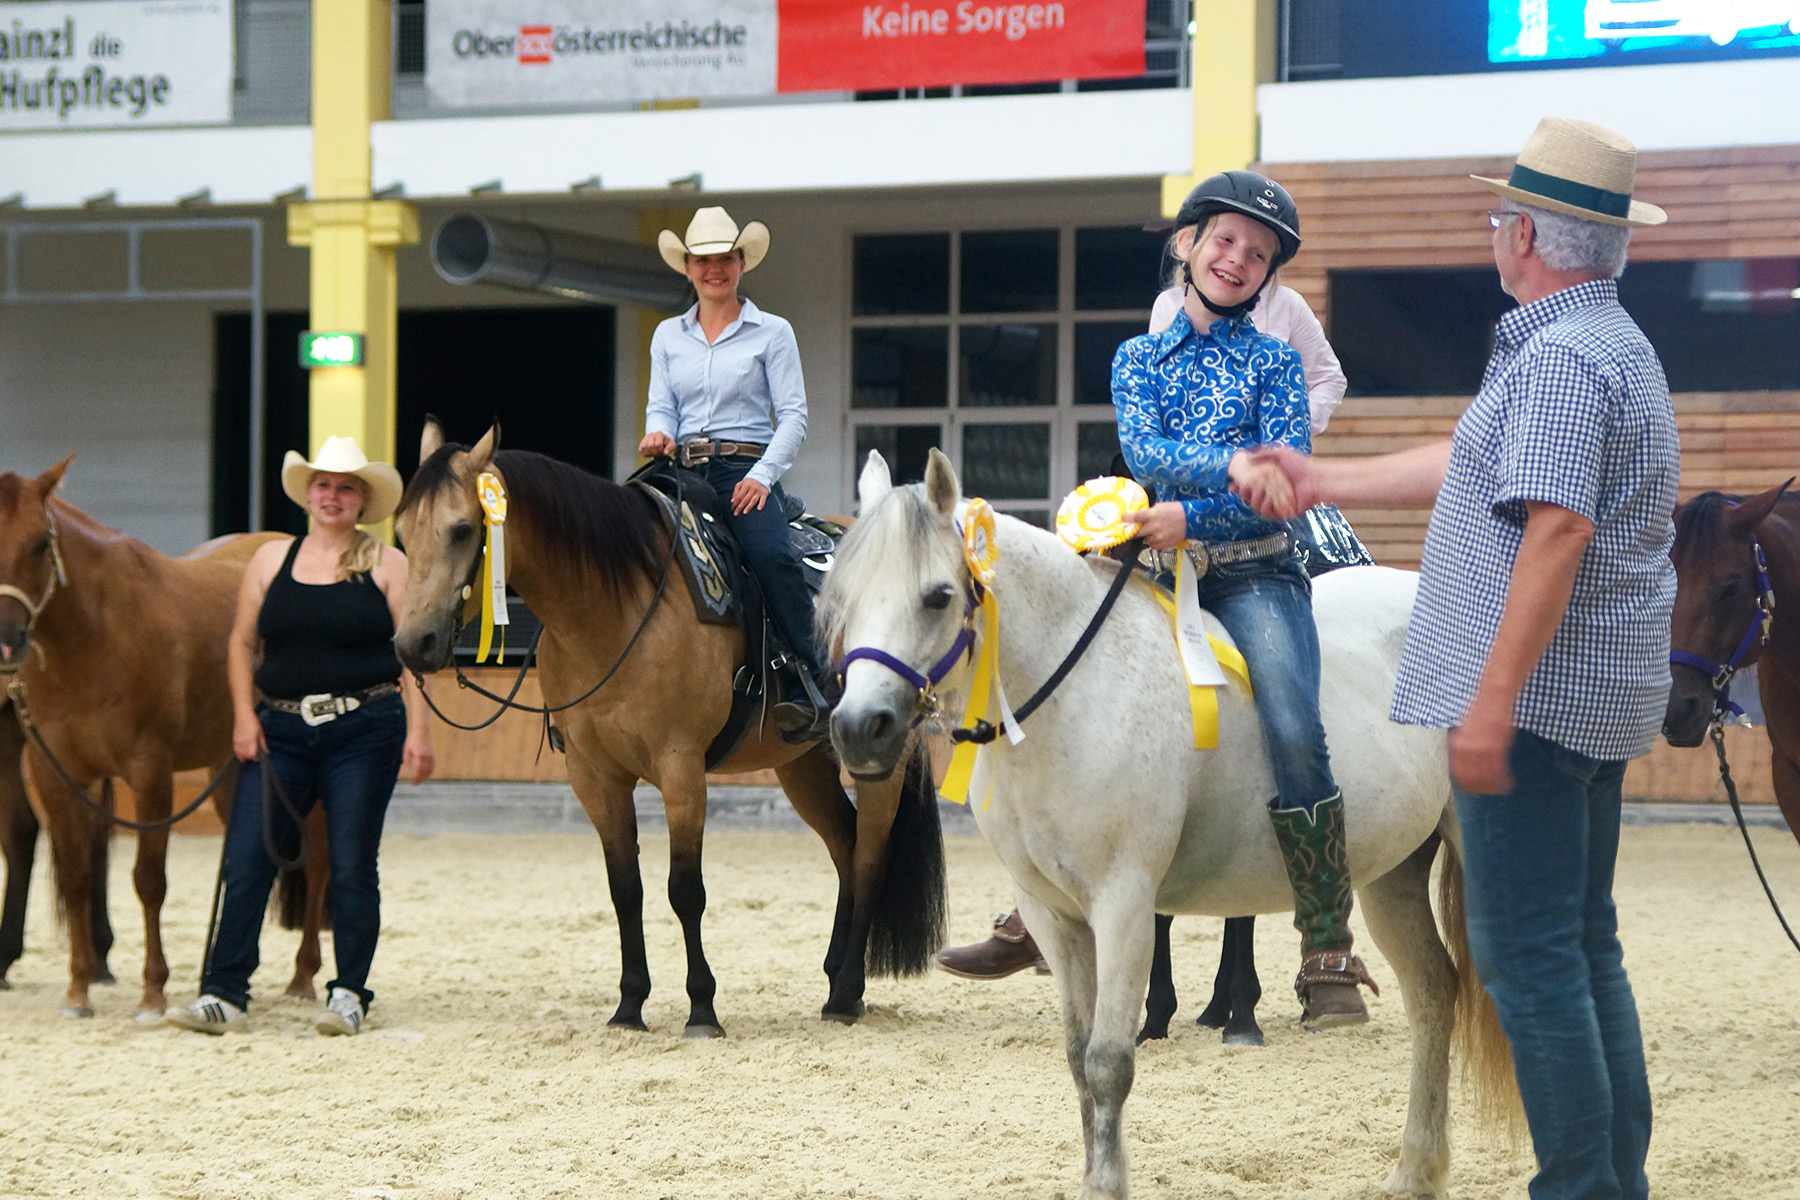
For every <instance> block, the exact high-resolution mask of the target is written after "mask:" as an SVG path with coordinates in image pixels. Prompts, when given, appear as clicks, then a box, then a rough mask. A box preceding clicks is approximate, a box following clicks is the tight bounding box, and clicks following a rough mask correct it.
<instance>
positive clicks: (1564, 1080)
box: [1456, 730, 1650, 1200]
mask: <svg viewBox="0 0 1800 1200" xmlns="http://www.w3.org/2000/svg"><path fill="white" fill-rule="evenodd" d="M1511 766H1512V774H1513V779H1514V781H1515V782H1514V786H1513V790H1512V791H1511V792H1509V793H1507V794H1506V795H1504V796H1476V795H1470V794H1469V793H1467V792H1465V791H1463V790H1462V789H1461V788H1457V789H1456V812H1457V816H1458V817H1459V818H1460V820H1461V823H1462V837H1463V871H1464V879H1465V888H1466V908H1467V913H1468V922H1469V946H1470V949H1471V950H1473V952H1474V955H1475V966H1476V969H1477V970H1478V971H1480V973H1481V981H1482V983H1483V984H1484V985H1486V987H1487V990H1488V993H1489V994H1490V995H1491V996H1493V998H1494V1003H1495V1005H1496V1007H1497V1008H1498V1009H1499V1013H1500V1024H1501V1026H1502V1027H1503V1028H1504V1029H1505V1030H1506V1036H1507V1037H1508V1038H1510V1039H1511V1040H1512V1054H1513V1066H1514V1069H1515V1071H1516V1072H1517V1075H1518V1079H1519V1091H1520V1093H1521V1094H1522V1095H1523V1097H1524V1100H1525V1116H1526V1118H1527V1120H1528V1122H1529V1123H1530V1126H1531V1143H1532V1147H1533V1149H1534V1150H1536V1152H1537V1161H1538V1173H1537V1175H1536V1177H1535V1178H1533V1179H1532V1181H1531V1195H1532V1197H1533V1200H1613V1198H1615V1197H1619V1198H1623V1200H1643V1197H1645V1196H1647V1195H1649V1191H1650V1185H1649V1183H1648V1181H1647V1180H1646V1179H1645V1177H1644V1158H1645V1155H1646V1154H1647V1153H1648V1150H1649V1146H1650V1085H1649V1082H1648V1080H1647V1078H1646V1076H1645V1071H1644V1039H1643V1035H1642V1033H1641V1032H1640V1031H1639V1029H1638V1015H1637V1003H1636V1001H1635V1000H1634V999H1633V998H1632V994H1631V981H1630V980H1629V979H1627V978H1626V977H1625V964H1624V958H1625V953H1624V950H1623V948H1622V947H1621V946H1620V945H1619V923H1618V915H1617V913H1616V911H1615V910H1614V908H1613V900H1612V883H1613V863H1614V861H1615V860H1616V859H1617V857H1618V852H1619V798H1620V794H1619V788H1620V783H1621V781H1622V780H1623V778H1624V776H1625V764H1624V763H1622V762H1602V761H1600V760H1598V759H1593V758H1588V757H1587V756H1586V755H1583V754H1577V753H1576V752H1575V751H1573V750H1570V749H1567V748H1566V747H1563V746H1560V745H1558V744H1557V743H1555V742H1552V741H1550V740H1548V739H1547V738H1542V737H1539V736H1538V735H1536V734H1534V733H1528V732H1526V731H1524V730H1520V731H1518V733H1517V734H1516V735H1515V736H1514V738H1513V745H1512V753H1511Z"/></svg>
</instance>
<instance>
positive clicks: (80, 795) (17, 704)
mask: <svg viewBox="0 0 1800 1200" xmlns="http://www.w3.org/2000/svg"><path fill="white" fill-rule="evenodd" d="M6 692H7V695H9V696H11V697H12V701H13V708H14V710H15V711H17V713H18V714H19V724H21V725H23V726H24V727H25V732H26V734H28V735H29V736H30V738H31V741H32V744H33V745H35V746H36V747H37V748H38V750H39V751H40V752H41V753H42V754H43V756H44V758H45V759H47V760H48V761H49V763H50V766H51V768H52V769H54V770H55V771H56V774H57V775H58V776H59V777H60V778H61V779H62V782H63V786H64V787H67V788H68V789H69V790H70V791H71V792H73V793H74V794H75V798H76V799H77V800H80V801H81V803H82V804H83V805H85V806H86V807H87V810H88V811H89V812H91V813H93V814H94V815H95V816H97V817H99V818H100V819H101V820H103V821H108V822H111V823H112V824H114V825H119V826H123V827H124V828H126V829H133V830H136V831H138V832H140V833H143V832H148V831H150V830H156V829H167V828H169V827H170V826H171V825H174V824H175V823H176V822H178V821H181V820H184V819H186V818H187V817H190V816H192V815H193V814H194V813H195V812H196V811H198V810H199V808H200V806H201V805H202V804H205V803H206V802H207V800H208V799H210V798H211V796H212V794H213V793H214V792H215V791H217V790H218V787H219V784H220V783H221V782H222V781H223V780H224V778H225V776H226V775H227V774H228V773H230V771H231V768H232V766H233V765H234V764H235V762H236V760H235V759H229V758H228V759H226V760H225V762H224V764H223V765H222V766H220V767H219V769H218V771H217V772H216V773H215V774H214V775H213V777H212V782H210V783H208V784H207V785H206V787H205V789H204V790H203V791H201V793H200V794H199V795H198V796H196V797H194V802H193V803H192V804H190V805H188V806H187V807H186V808H184V809H182V810H181V811H180V812H178V813H172V814H170V815H169V816H166V817H163V818H162V819H161V820H157V821H132V820H127V819H126V818H124V817H121V816H119V815H118V814H117V813H115V812H112V811H111V810H110V809H108V808H107V807H106V806H105V805H103V804H97V803H95V801H94V799H93V797H91V796H89V795H88V794H87V789H86V788H85V787H83V786H82V785H81V784H79V783H77V782H75V779H74V777H73V776H71V775H70V774H69V772H68V770H67V769H66V768H65V767H64V766H63V765H62V760H60V759H59V758H57V757H56V755H55V754H54V753H53V752H52V751H51V749H50V746H49V743H47V742H45V741H44V735H43V734H42V733H40V732H39V731H38V727H37V722H36V721H34V720H33V719H32V717H31V706H30V705H29V704H27V703H26V701H25V681H24V680H23V679H21V678H19V677H18V676H14V677H13V681H12V682H11V683H10V684H8V685H7V689H6Z"/></svg>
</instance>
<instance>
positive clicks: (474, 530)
mask: <svg viewBox="0 0 1800 1200" xmlns="http://www.w3.org/2000/svg"><path fill="white" fill-rule="evenodd" d="M498 440H499V430H498V429H497V428H495V429H491V430H489V431H488V433H487V435H486V436H484V437H483V438H482V439H481V441H480V442H478V443H477V444H476V445H475V447H474V448H473V449H470V448H468V447H465V446H461V445H457V444H454V443H445V442H444V440H443V434H442V431H441V430H440V429H439V428H438V426H437V425H436V423H435V422H428V423H427V425H426V428H425V435H424V439H423V442H422V444H421V446H420V449H419V461H420V466H419V470H418V472H417V473H416V474H415V475H414V476H413V478H412V480H411V482H410V483H409V484H408V485H407V489H406V497H405V499H404V501H402V503H401V508H400V513H399V516H398V518H397V519H396V528H397V530H398V531H399V533H400V536H401V538H402V539H403V541H404V543H405V546H406V552H407V556H408V559H409V564H408V566H409V576H410V579H409V583H408V586H407V591H406V609H405V612H404V614H403V618H402V620H401V623H400V628H399V630H398V631H397V632H396V634H395V636H394V644H395V647H396V648H397V649H398V651H399V654H400V660H401V662H403V663H404V664H406V666H407V667H408V668H409V669H411V670H414V671H419V672H427V671H435V670H438V669H440V668H442V667H443V666H444V665H446V664H447V663H448V662H449V659H450V652H451V647H452V644H453V642H454V641H455V636H456V630H457V628H458V627H459V625H460V624H461V622H462V620H463V619H464V618H465V614H466V612H467V611H468V610H467V608H466V601H467V599H468V598H469V595H470V589H469V588H468V587H467V586H466V585H468V584H470V583H471V582H472V580H473V576H474V573H475V570H476V567H477V565H478V563H479V561H480V554H481V551H482V544H483V538H484V537H485V533H484V528H483V517H482V511H481V507H480V505H479V502H478V501H477V498H476V477H477V476H478V475H479V474H480V473H481V472H483V471H492V472H493V473H494V474H496V475H498V476H499V477H500V479H501V482H502V483H503V485H504V487H505V491H506V497H507V513H506V521H505V561H506V569H507V570H506V574H507V581H508V582H509V583H510V584H511V586H512V588H513V590H514V591H516V592H517V593H518V594H519V596H520V598H521V599H523V600H524V601H525V603H526V604H528V605H529V606H530V607H531V610H532V612H534V613H536V614H537V615H538V617H539V618H541V619H542V621H543V623H544V632H543V635H542V640H541V641H540V643H539V645H538V664H539V667H538V669H539V678H540V682H541V684H542V688H541V691H542V695H543V696H544V698H545V703H546V704H547V705H556V704H559V703H566V702H570V701H574V700H576V699H577V698H579V697H581V695H582V693H583V692H584V691H586V690H587V689H590V688H593V687H594V686H595V685H596V684H597V683H599V682H600V681H601V680H603V679H605V680H606V682H605V684H604V686H602V687H600V688H599V689H598V691H595V692H594V693H593V694H592V695H591V696H590V697H589V698H587V699H584V700H581V701H580V703H577V704H574V706H573V707H571V708H568V709H566V710H565V711H563V712H561V713H558V714H557V715H556V717H555V723H556V725H557V726H558V727H559V728H560V730H561V731H562V734H563V738H564V742H565V744H566V746H567V752H568V758H569V780H570V783H571V784H572V785H573V787H574V789H575V795H576V797H577V798H578V799H579V800H580V801H581V806H582V808H583V809H585V810H586V811H587V814H588V818H589V820H591V821H592V822H593V824H594V828H595V830H596V831H597V832H598V833H599V834H600V841H601V846H602V849H603V853H604V855H605V859H606V872H607V879H608V882H609V885H610V888H611V892H612V900H613V907H614V909H615V911H616V912H617V914H618V918H619V944H620V954H621V969H620V979H619V992H620V998H619V1006H618V1009H617V1011H616V1012H614V1014H613V1016H612V1018H611V1022H610V1023H611V1024H614V1025H620V1026H625V1027H629V1028H633V1029H643V1028H645V1024H644V1017H643V1007H644V1001H645V998H646V997H647V996H648V995H649V994H650V968H649V964H648V962H647V961H646V958H645V952H644V925H643V905H644V888H643V881H642V877H641V875H640V874H639V871H638V830H637V812H636V808H635V806H634V804H633V802H632V792H633V789H634V788H635V787H636V786H637V783H638V780H640V779H644V780H648V781H649V782H650V783H651V784H653V785H655V786H656V787H657V788H658V789H659V790H660V791H661V792H662V794H663V803H664V805H665V806H666V809H667V812H668V819H669V903H670V906H671V907H672V908H673V909H674V910H675V914H676V916H677V917H678V918H679V919H680V921H681V927H682V933H683V935H684V938H685V941H686V944H687V993H688V999H689V1002H690V1007H689V1012H688V1020H687V1034H688V1036H690V1037H716V1036H719V1035H720V1034H721V1033H722V1032H723V1030H722V1028H721V1026H720V1023H719V1018H718V1016H717V1014H716V1012H715V1011H714V1007H713V999H714V992H715V984H714V979H713V974H712V969H711V968H710V967H709V966H708V965H707V961H706V955H705V953H704V952H703V950H702V946H701V937H700V921H701V915H702V913H703V912H704V911H705V908H706V887H705V884H704V883H703V882H702V879H701V842H702V832H703V827H704V824H705V821H706V770H705V757H706V750H707V747H708V745H709V744H710V743H711V742H712V740H713V738H714V736H715V735H716V734H717V733H718V732H719V730H720V729H721V728H722V727H723V726H724V724H725V721H726V715H727V713H728V711H729V709H730V706H731V695H732V679H733V676H734V674H735V673H736V671H737V669H738V664H739V663H740V662H741V661H742V660H743V655H744V637H743V634H742V633H741V632H739V631H738V630H737V629H735V628H731V627H727V626H720V625H706V624H701V623H700V621H699V620H698V618H697V617H696V615H695V610H694V604H693V600H692V599H691V597H690V595H689V593H688V591H687V589H686V588H685V587H684V586H683V584H682V583H681V581H680V580H679V579H676V580H672V581H666V586H662V587H661V588H660V589H659V586H658V580H659V579H663V578H665V575H664V571H665V564H666V563H667V562H668V556H669V554H670V553H671V546H670V540H669V534H668V532H667V530H666V529H665V527H664V525H663V523H662V520H661V519H660V517H659V516H658V514H657V510H656V509H655V507H654V506H653V503H654V502H653V501H651V500H649V499H648V498H647V497H645V496H643V495H641V494H640V493H639V492H637V491H636V490H635V489H632V488H625V487H621V486H619V485H618V484H615V483H613V482H611V481H609V480H606V479H601V478H599V477H598V476H594V475H590V474H588V473H587V472H585V471H582V470H579V469H578V468H575V467H571V466H569V465H567V464H565V463H560V462H557V461H556V460H555V459H552V458H547V457H545V456H543V455H541V454H534V453H530V452H528V451H523V450H497V449H496V447H497V444H498ZM676 570H677V571H678V570H679V568H676ZM659 590H660V600H659V599H657V598H656V597H657V594H658V592H659ZM474 599H476V600H479V596H478V595H476V596H475V597H474ZM634 637H635V638H636V639H637V640H636V641H635V643H633V641H632V639H633V638H634ZM615 669H616V673H613V674H611V676H610V677H609V672H615ZM765 768H773V769H774V771H775V773H776V776H777V777H778V778H779V779H780V781H781V786H782V789H783V790H784V791H785V792H786V793H787V796H788V799H789V801H790V802H792V804H793V806H794V810H795V811H796V812H798V813H799V814H800V816H801V818H802V819H803V820H805V821H806V823H807V824H808V825H809V826H811V827H812V829H813V830H814V831H816V832H817V833H818V834H819V836H820V837H821V838H823V839H824V841H825V846H826V849H827V851H828V852H829V853H830V855H831V861H832V865H833V866H835V867H836V868H837V872H838V900H837V915H836V919H835V921H834V922H833V928H832V934H831V941H830V945H829V949H828V950H827V952H826V956H825V974H826V977H827V978H828V979H829V980H830V984H831V988H830V995H829V997H828V998H827V999H826V1001H825V1005H824V1008H823V1011H822V1013H821V1015H822V1016H824V1017H825V1018H827V1019H830V1020H837V1021H842V1022H850V1021H854V1020H856V1019H857V1017H859V1016H860V1015H861V1013H862V1011H863V999H862V997H863V991H864V982H865V976H866V973H868V972H874V973H877V974H884V973H885V974H895V975H899V974H914V973H917V972H919V971H922V970H924V969H925V967H926V965H927V963H928V961H929V958H930V955H931V953H932V951H934V950H936V949H937V947H938V945H939V944H940V943H941V941H942V938H943V923H944V868H943V845H942V840H941V832H940V830H939V827H938V815H937V796H936V791H935V789H934V788H933V787H932V786H931V775H930V768H929V763H928V760H927V759H926V758H925V756H924V752H923V749H922V748H918V749H917V750H916V751H915V752H911V753H909V755H908V758H907V767H906V769H905V771H903V772H899V771H897V772H895V773H894V774H893V775H891V776H890V777H889V778H888V779H887V780H885V781H883V782H880V783H871V784H866V785H861V786H859V787H858V788H857V802H856V804H855V805H852V804H851V802H850V799H849V797H848V796H847V795H846V794H845V792H844V789H843V786H842V785H841V783H840V782H839V773H838V764H837V762H836V761H835V760H834V759H833V757H832V755H831V753H830V751H829V749H828V748H827V747H826V746H824V745H822V744H812V745H806V746H790V745H788V744H786V743H784V742H783V741H781V739H780V738H779V737H777V736H775V734H774V731H773V721H772V719H770V718H768V717H766V716H765V718H764V723H763V725H762V728H761V729H760V730H758V731H754V732H752V734H751V735H750V736H749V737H748V738H747V739H746V740H745V742H744V744H743V746H742V747H741V748H740V749H739V750H738V751H737V752H736V753H734V754H733V755H732V756H731V757H730V758H729V759H727V760H726V761H724V762H723V763H721V764H720V765H719V766H718V767H716V768H715V770H717V771H719V772H722V773H725V774H730V773H733V772H743V771H755V770H761V769H765Z"/></svg>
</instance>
